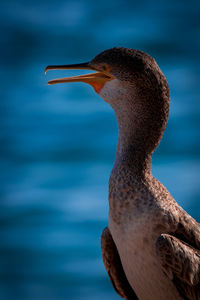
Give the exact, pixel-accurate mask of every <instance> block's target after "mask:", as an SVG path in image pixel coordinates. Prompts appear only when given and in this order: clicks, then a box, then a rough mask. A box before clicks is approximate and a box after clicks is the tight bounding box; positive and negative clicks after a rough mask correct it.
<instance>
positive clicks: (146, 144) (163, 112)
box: [113, 99, 168, 174]
mask: <svg viewBox="0 0 200 300" xmlns="http://www.w3.org/2000/svg"><path fill="white" fill-rule="evenodd" d="M147 101H148V103H145V102H144V101H143V102H142V101H141V99H140V100H138V101H137V100H136V99H134V101H133V99H131V101H130V102H129V101H127V102H126V103H127V106H125V105H123V106H121V105H120V106H118V105H116V106H114V107H113V108H114V111H115V115H116V118H117V122H118V144H117V151H116V160H115V164H118V163H119V162H121V163H123V164H127V165H128V166H130V167H131V168H132V169H134V171H135V172H136V173H138V174H144V173H150V172H151V157H152V153H153V151H154V150H155V148H156V147H157V146H158V144H159V142H160V140H161V137H162V134H163V132H164V129H165V126H166V123H167V119H168V105H165V104H166V103H164V101H163V99H160V100H158V99H148V100H147ZM158 102H159V103H160V106H159V105H158ZM141 103H142V105H141Z"/></svg>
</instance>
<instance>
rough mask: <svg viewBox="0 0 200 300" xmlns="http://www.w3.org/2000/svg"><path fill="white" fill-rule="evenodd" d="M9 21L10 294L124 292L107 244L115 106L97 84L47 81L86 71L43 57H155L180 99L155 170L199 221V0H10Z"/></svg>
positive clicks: (6, 256)
mask: <svg viewBox="0 0 200 300" xmlns="http://www.w3.org/2000/svg"><path fill="white" fill-rule="evenodd" d="M0 28H1V38H0V61H1V68H0V77H1V78H0V80H1V88H0V95H1V97H0V99H1V101H0V117H1V118H0V138H1V148H0V154H1V159H0V165H1V179H0V182H1V188H0V192H1V201H0V299H2V300H13V299H15V300H36V299H37V300H64V299H66V300H68V299H69V300H75V299H76V300H79V299H80V300H93V299H95V300H98V299H99V300H100V299H110V300H114V299H116V300H117V299H119V297H118V296H117V294H116V293H115V292H114V290H113V289H112V287H111V284H110V282H109V279H108V277H107V275H106V272H105V270H104V267H103V263H102V260H101V252H100V235H101V231H102V229H103V228H104V227H105V226H106V225H107V214H108V202H107V193H108V178H109V173H110V170H111V168H112V164H113V161H114V154H115V147H116V143H117V125H116V121H115V117H114V113H113V112H112V110H111V108H110V107H109V106H108V105H107V104H106V103H104V102H103V101H102V100H101V99H100V97H99V96H98V95H96V94H95V93H94V91H93V89H92V88H91V87H90V86H88V85H85V84H81V83H79V84H77V83H73V84H64V85H56V86H47V84H46V82H47V80H48V79H52V78H55V77H62V76H68V75H73V74H80V72H70V71H59V72H57V71H54V72H50V73H49V74H47V76H46V77H45V75H44V67H45V66H46V65H49V64H67V63H79V62H85V61H88V60H90V59H91V58H92V57H94V56H95V55H96V54H97V53H99V52H101V51H102V50H104V49H107V48H111V47H113V46H124V47H130V48H136V49H141V50H143V51H146V52H148V53H149V54H151V55H152V56H153V57H155V58H156V60H157V62H158V63H159V65H160V67H161V69H162V70H163V71H164V73H165V75H166V77H167V79H168V81H169V84H170V88H171V110H170V118H169V123H168V127H167V129H166V132H165V135H164V138H163V140H162V143H161V145H160V146H159V148H158V149H157V151H156V152H155V154H154V158H153V166H152V168H153V174H154V175H155V176H156V177H157V178H158V179H159V180H160V181H161V182H163V183H164V185H165V186H166V187H167V188H168V190H169V191H170V192H171V193H172V195H173V196H174V197H175V199H176V200H177V201H178V203H179V204H180V205H182V206H183V207H184V209H185V210H187V211H188V212H189V213H190V214H191V215H192V216H193V217H194V218H196V219H197V220H198V221H200V203H199V200H200V197H199V196H200V195H199V194H200V188H199V183H200V182H199V170H200V169H199V165H200V147H199V146H200V140H199V138H200V134H199V129H200V119H199V116H200V106H199V96H200V88H199V82H200V2H199V1H186V0H181V1H178V0H168V1H154V0H150V1H145V0H141V1H123V0H112V1H108V0H101V1H100V2H99V1H92V0H71V1H65V0H60V1H52V0H49V1H45V0H43V1H33V0H30V1H25V0H18V1H16V0H1V2H0ZM82 73H83V72H81V74H82Z"/></svg>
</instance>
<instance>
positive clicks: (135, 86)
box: [45, 47, 168, 106]
mask: <svg viewBox="0 0 200 300" xmlns="http://www.w3.org/2000/svg"><path fill="white" fill-rule="evenodd" d="M64 69H77V70H78V69H88V70H92V71H96V72H95V73H91V74H86V75H80V76H74V77H66V78H61V79H54V80H50V81H49V82H48V84H57V83H67V82H85V83H88V84H90V85H91V86H92V87H93V88H94V90H95V91H96V92H97V93H98V94H99V95H100V96H101V97H102V98H103V99H104V100H105V101H106V102H108V103H110V104H111V105H112V106H113V105H115V102H117V99H118V98H120V99H121V100H122V98H126V99H128V97H127V95H130V94H131V95H132V96H134V94H135V97H134V98H137V95H138V94H139V95H140V96H141V93H143V95H146V94H148V93H152V92H153V93H158V92H162V89H161V88H162V87H163V85H164V89H165V91H166V90H167V92H168V85H167V81H166V79H165V76H164V75H163V73H162V72H161V70H160V69H159V67H158V65H157V63H156V62H155V60H154V59H153V58H152V57H151V56H149V55H148V54H146V53H145V52H142V51H139V50H133V49H128V48H122V47H115V48H112V49H108V50H105V51H103V52H101V53H100V54H98V55H97V56H95V58H93V59H92V60H91V61H90V62H87V63H81V64H72V65H60V66H48V67H46V69H45V73H46V71H48V70H64Z"/></svg>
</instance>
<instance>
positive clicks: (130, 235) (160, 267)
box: [45, 47, 200, 300]
mask: <svg viewBox="0 0 200 300" xmlns="http://www.w3.org/2000/svg"><path fill="white" fill-rule="evenodd" d="M54 69H57V70H59V69H80V70H81V69H88V70H90V71H95V73H94V72H93V73H90V74H86V75H79V76H74V77H66V78H61V79H54V80H50V81H49V82H48V84H57V83H67V82H84V83H87V84H90V85H91V86H92V87H93V88H94V90H95V92H96V93H97V94H98V95H99V96H100V97H101V98H102V99H103V100H104V101H106V102H107V103H109V104H110V106H111V107H112V108H113V110H114V113H115V116H116V119H117V123H118V143H117V149H116V154H115V161H114V165H113V168H112V171H111V174H110V178H109V197H108V198H109V215H108V226H107V227H106V228H105V229H104V230H103V232H102V235H101V250H102V258H103V263H104V266H105V269H106V271H107V273H108V275H109V277H110V280H111V282H112V285H113V287H114V289H115V291H116V292H117V293H118V294H119V295H120V296H121V297H122V298H124V299H127V300H136V299H139V300H169V299H170V300H183V299H185V300H186V299H187V300H199V299H200V224H199V223H198V222H197V221H196V220H195V219H194V218H192V216H190V215H189V214H188V213H187V212H186V211H185V210H184V209H183V208H182V207H181V206H179V205H178V203H177V202H176V201H175V199H174V198H173V197H172V195H171V194H170V193H169V192H168V190H167V189H166V188H165V187H164V186H163V185H162V183H161V182H159V181H158V180H157V179H156V178H155V177H154V176H153V175H152V171H151V158H152V154H153V152H154V150H155V149H156V148H157V146H158V145H159V143H160V141H161V138H162V136H163V133H164V131H165V128H166V125H167V121H168V115H169V103H170V96H169V86H168V82H167V79H166V77H165V76H164V74H163V72H162V71H161V69H160V67H159V66H158V64H157V63H156V61H155V59H154V58H153V57H151V56H150V55H148V54H147V53H145V52H143V51H140V50H135V49H130V48H124V47H114V48H111V49H108V50H105V51H103V52H101V53H100V54H98V55H96V56H95V57H94V58H93V59H92V60H91V61H89V62H87V63H80V64H73V65H61V66H48V67H46V69H45V72H46V71H48V70H54Z"/></svg>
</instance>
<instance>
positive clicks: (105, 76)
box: [45, 63, 113, 92]
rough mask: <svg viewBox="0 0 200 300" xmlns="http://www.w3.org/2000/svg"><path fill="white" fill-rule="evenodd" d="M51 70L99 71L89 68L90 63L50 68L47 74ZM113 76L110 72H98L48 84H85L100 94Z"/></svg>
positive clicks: (56, 80) (51, 81)
mask: <svg viewBox="0 0 200 300" xmlns="http://www.w3.org/2000/svg"><path fill="white" fill-rule="evenodd" d="M49 70H92V71H97V70H95V69H94V68H92V67H90V66H89V63H82V64H72V65H60V66H48V67H46V68H45V74H46V72H47V71H49ZM112 79H113V76H112V75H111V74H109V73H108V72H96V73H91V74H85V75H79V76H73V77H65V78H60V79H53V80H50V81H48V84H56V83H65V82H85V83H88V84H90V85H92V86H93V88H94V89H95V91H96V92H99V91H100V90H101V89H102V87H103V86H104V84H105V83H106V82H107V81H109V80H112Z"/></svg>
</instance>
